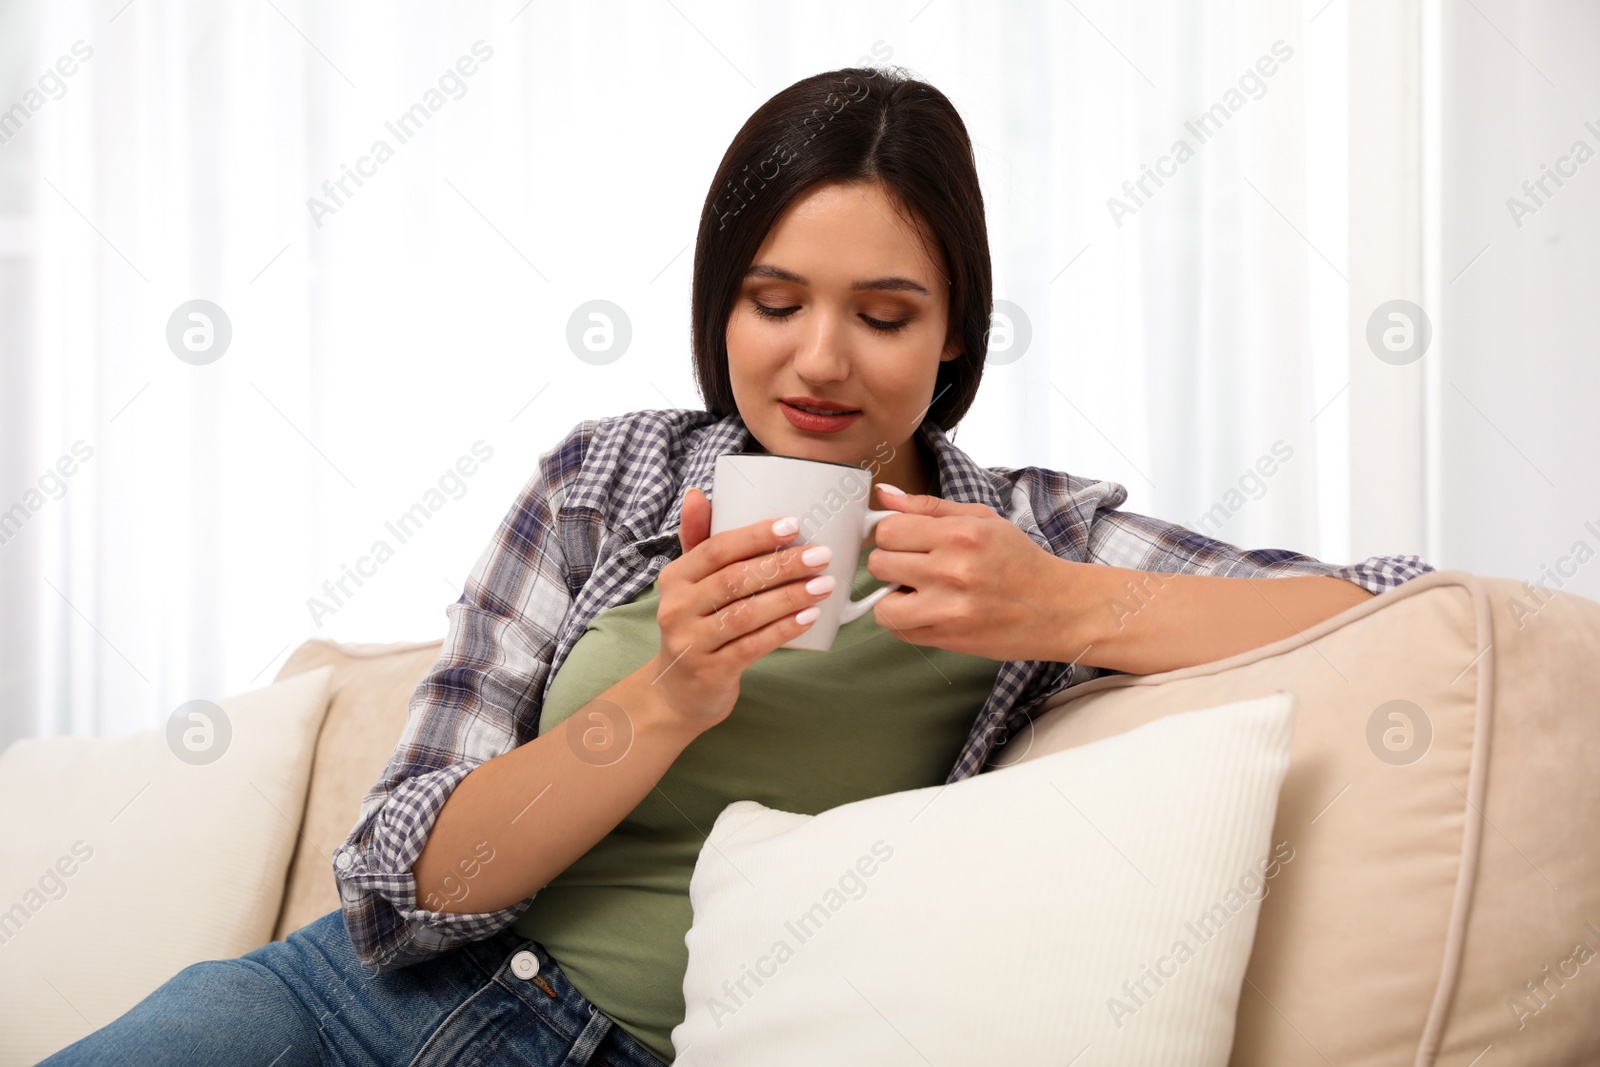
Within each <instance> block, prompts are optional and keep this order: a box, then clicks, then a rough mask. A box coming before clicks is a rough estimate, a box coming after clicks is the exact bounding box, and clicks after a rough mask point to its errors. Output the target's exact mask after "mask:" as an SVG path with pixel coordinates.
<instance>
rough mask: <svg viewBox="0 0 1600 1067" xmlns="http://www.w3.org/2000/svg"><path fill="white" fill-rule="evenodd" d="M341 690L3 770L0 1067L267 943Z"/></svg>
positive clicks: (269, 693) (311, 682) (258, 696)
mask: <svg viewBox="0 0 1600 1067" xmlns="http://www.w3.org/2000/svg"><path fill="white" fill-rule="evenodd" d="M331 673H332V671H331V670H330V669H328V668H324V669H321V670H314V671H310V672H307V673H305V674H301V675H298V676H296V677H294V678H290V679H287V680H284V681H281V682H277V683H275V684H273V685H271V686H268V687H266V688H263V689H256V690H252V691H250V692H247V693H241V694H238V695H236V696H231V697H224V698H223V699H222V700H220V701H218V702H217V703H216V704H213V705H211V706H209V707H200V708H193V707H191V706H190V705H189V704H184V705H182V706H180V707H179V708H178V709H177V713H178V714H179V715H180V716H181V718H178V719H176V720H174V721H172V722H169V723H168V724H164V725H163V727H161V728H158V729H153V730H145V731H142V732H139V733H134V734H128V735H124V736H119V737H49V738H29V739H26V740H22V741H17V742H16V743H14V744H13V745H11V747H10V748H8V749H6V751H5V754H4V756H0V826H3V827H4V828H5V833H4V850H5V862H4V864H0V907H4V908H6V909H7V910H6V911H5V912H4V913H3V914H0V1064H5V1065H10V1064H28V1063H37V1062H38V1061H39V1060H40V1059H41V1058H43V1057H44V1056H47V1055H49V1054H50V1053H53V1052H55V1051H56V1050H57V1049H60V1048H62V1047H63V1046H65V1045H67V1044H70V1043H71V1042H73V1041H76V1040H78V1039H79V1038H81V1037H83V1036H84V1035H85V1034H87V1033H89V1032H90V1031H91V1030H95V1029H98V1028H99V1027H102V1026H105V1025H106V1024H107V1023H109V1022H111V1021H112V1020H113V1019H116V1018H117V1017H118V1016H120V1015H122V1014H123V1013H124V1012H126V1011H127V1010H128V1009H129V1008H131V1007H133V1006H134V1005H135V1004H136V1003H138V1002H139V1001H140V1000H141V999H143V998H144V997H145V996H146V995H147V994H148V993H150V991H151V990H153V989H155V988H156V987H157V986H159V985H161V983H163V982H165V981H166V980H167V979H169V978H171V977H172V976H173V975H175V974H177V973H178V972H179V971H180V970H182V969H183V968H184V967H187V966H188V965H189V964H191V963H197V962H199V961H201V960H210V959H227V958H230V957H233V956H238V955H241V954H243V953H246V952H249V951H251V950H252V949H256V948H259V947H260V946H262V945H264V944H266V943H267V942H268V941H269V940H271V937H272V928H273V923H274V921H275V920H276V918H277V915H278V908H279V904H280V902H281V901H282V898H283V888H284V875H285V872H286V871H287V869H288V866H289V856H290V854H291V853H292V851H293V849H294V840H295V831H296V829H297V828H298V827H299V825H300V816H301V807H302V805H303V804H304V802H305V796H306V779H307V776H308V775H309V772H310V767H311V750H312V747H313V746H314V745H315V743H316V738H317V730H318V727H319V726H320V725H321V723H322V715H323V712H324V711H325V710H326V708H327V706H328V681H329V676H330V674H331ZM201 714H203V716H204V717H203V718H201V717H199V716H200V715H201Z"/></svg>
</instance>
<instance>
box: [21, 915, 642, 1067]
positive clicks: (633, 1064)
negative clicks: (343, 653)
mask: <svg viewBox="0 0 1600 1067" xmlns="http://www.w3.org/2000/svg"><path fill="white" fill-rule="evenodd" d="M530 954H531V957H530ZM535 960H536V961H537V962H538V968H537V970H535V969H534V968H533V966H532V965H533V963H534V961H535ZM213 1063H226V1064H230V1065H237V1067H269V1065H270V1067H322V1065H324V1064H338V1065H341V1067H343V1065H351V1067H355V1065H362V1067H366V1065H369V1064H401V1065H415V1067H423V1065H426V1064H463V1063H470V1064H477V1063H506V1064H526V1065H528V1067H583V1065H584V1064H593V1065H595V1067H602V1065H604V1067H663V1065H662V1063H661V1061H660V1060H659V1059H657V1058H656V1057H655V1056H654V1055H652V1054H651V1052H650V1050H649V1049H647V1048H645V1047H644V1045H642V1044H640V1043H639V1041H638V1040H637V1039H635V1038H634V1036H633V1035H632V1034H630V1033H628V1032H627V1031H626V1030H623V1029H622V1028H621V1027H619V1026H617V1025H615V1024H614V1023H613V1022H612V1020H611V1018H610V1017H609V1016H607V1015H605V1014H603V1013H602V1012H601V1011H600V1010H599V1009H598V1008H596V1007H594V1005H592V1004H590V1003H589V1002H588V1001H587V1000H586V999H584V997H583V995H582V994H581V993H579V992H578V991H577V990H576V989H574V988H573V986H572V983H571V982H569V981H568V980H567V976H566V975H564V974H562V973H561V968H560V967H558V966H557V965H556V962H555V960H553V959H551V958H550V955H549V953H547V952H546V951H545V950H544V946H543V945H541V944H539V943H538V942H537V941H529V940H526V939H524V938H522V937H520V936H518V935H517V934H516V933H515V932H514V931H512V930H511V929H510V928H507V929H505V930H503V931H501V932H500V933H498V934H496V935H494V936H493V937H489V938H486V939H484V940H482V941H478V942H474V943H472V944H468V945H463V946H460V947H458V948H455V949H452V950H450V951H448V952H445V953H442V954H440V955H438V956H435V957H434V958H432V959H429V960H424V961H423V962H421V963H418V964H415V965H413V966H410V967H402V968H400V969H398V970H394V971H387V972H384V973H381V974H377V975H374V974H371V973H370V972H369V971H367V970H366V968H365V967H363V966H362V964H361V963H360V961H358V960H357V959H356V956H355V950H354V949H353V948H352V947H351V944H350V936H349V934H348V933H347V932H346V931H345V927H344V917H343V915H342V914H341V913H340V912H337V911H333V912H329V913H328V914H327V915H324V916H323V917H322V918H320V919H318V920H317V921H316V922H313V923H310V924H309V925H307V926H305V927H302V928H301V929H299V930H296V931H295V932H294V933H292V934H290V935H289V936H288V938H287V939H285V940H283V941H274V942H272V943H270V944H267V945H263V946H262V947H261V948H258V949H256V950H255V951H254V952H249V953H246V954H245V955H243V956H240V957H239V958H238V959H231V960H206V961H205V962H202V963H195V964H191V965H190V966H188V967H185V968H184V969H183V970H181V971H179V972H178V974H177V975H176V976H174V977H173V978H171V979H169V980H168V981H167V982H166V983H165V984H164V985H162V986H160V987H159V988H158V989H156V990H155V991H154V992H153V993H151V994H150V995H149V996H147V997H145V998H144V999H143V1000H141V1001H140V1002H139V1003H137V1004H135V1005H134V1006H133V1007H132V1008H130V1009H128V1011H127V1013H126V1014H124V1015H123V1016H121V1017H120V1018H118V1019H115V1020H113V1021H112V1022H110V1023H108V1024H106V1025H105V1026H104V1027H102V1028H100V1029H99V1030H96V1031H95V1032H94V1033H92V1034H90V1035H88V1036H87V1037H85V1038H83V1039H82V1040H80V1041H77V1042H74V1043H73V1044H71V1045H68V1046H67V1047H66V1048H64V1049H62V1050H61V1051H60V1052H57V1053H56V1054H55V1055H54V1056H51V1057H50V1058H49V1059H46V1060H44V1061H43V1062H42V1063H41V1064H40V1067H45V1065H49V1067H69V1065H72V1067H76V1065H95V1067H102V1065H103V1067H113V1065H114V1067H128V1065H129V1064H137V1065H138V1067H166V1065H177V1064H186V1065H187V1064H213Z"/></svg>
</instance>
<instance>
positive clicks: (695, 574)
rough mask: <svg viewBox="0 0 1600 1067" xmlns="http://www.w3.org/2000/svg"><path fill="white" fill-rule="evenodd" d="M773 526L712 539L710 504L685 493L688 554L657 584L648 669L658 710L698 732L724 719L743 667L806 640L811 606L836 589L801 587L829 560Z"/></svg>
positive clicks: (821, 549) (822, 549)
mask: <svg viewBox="0 0 1600 1067" xmlns="http://www.w3.org/2000/svg"><path fill="white" fill-rule="evenodd" d="M774 522H775V520H765V521H762V522H755V523H751V524H750V525H748V526H740V527H737V528H735V529H732V530H724V531H722V532H721V533H719V534H716V535H715V536H710V531H711V502H710V501H709V500H707V499H706V496H705V494H704V493H702V492H701V491H700V490H699V489H695V488H692V487H691V488H690V490H689V492H688V493H687V494H686V495H685V496H684V500H683V521H682V523H681V524H680V526H679V529H678V541H679V543H680V544H682V546H683V554H682V555H680V556H679V557H678V558H677V559H674V560H670V561H669V562H668V563H667V564H666V565H665V566H663V567H662V568H661V571H660V573H659V574H658V576H657V579H656V580H657V582H658V583H659V584H660V588H661V600H660V603H659V604H658V605H657V608H656V622H657V624H658V625H659V626H660V628H661V650H660V651H659V652H658V653H657V654H656V656H655V658H654V659H652V660H651V661H650V662H649V663H646V664H645V665H644V667H643V668H642V671H643V672H644V673H645V674H647V676H648V677H647V679H646V680H647V681H649V682H650V683H651V689H652V690H654V691H656V692H657V693H658V694H659V702H660V705H661V706H662V707H664V708H665V709H666V710H667V711H668V712H669V713H670V714H672V715H673V716H674V717H676V718H677V719H678V720H680V721H681V722H682V723H683V724H684V725H686V726H688V727H689V728H691V729H693V730H695V731H697V732H698V731H703V730H707V729H709V728H711V727H712V726H715V725H716V724H717V723H719V722H721V721H722V720H723V719H725V718H727V717H728V713H729V712H731V711H732V710H733V705H734V703H735V701H737V700H738V699H739V679H740V676H741V675H743V674H744V671H745V668H746V667H749V666H750V665H751V664H752V663H754V662H755V661H756V660H758V659H760V658H761V657H762V656H765V655H766V654H767V653H768V652H771V651H772V650H773V649H775V648H778V647H780V646H781V645H783V644H784V643H785V642H788V641H792V640H793V639H794V638H796V637H798V636H799V635H800V634H802V633H804V632H805V631H806V629H807V628H808V627H809V626H810V625H811V624H812V623H813V622H815V621H816V618H817V615H818V614H819V613H818V612H817V611H814V610H811V609H812V606H813V605H815V604H819V603H821V602H822V601H823V600H824V599H826V598H827V595H828V593H829V591H830V590H831V589H832V588H833V578H832V576H830V575H821V576H819V577H818V578H817V579H816V580H815V581H814V582H805V581H796V580H795V579H797V578H807V577H811V576H813V575H817V574H818V572H819V571H821V570H822V569H823V568H824V567H826V566H827V565H828V561H829V558H830V556H831V553H830V552H829V550H828V548H827V547H826V546H824V545H811V546H802V545H795V546H789V542H790V541H792V540H793V539H794V537H795V534H796V533H797V532H798V530H799V526H798V523H796V524H795V529H793V530H790V531H789V532H787V533H781V534H780V533H776V532H774V530H773V525H774ZM785 546H789V547H785ZM805 552H810V553H812V562H807V561H806V560H805V559H804V558H803V556H802V554H803V553H805ZM813 585H815V586H816V587H817V589H816V591H812V590H811V589H810V588H808V587H810V586H813ZM797 616H798V618H797Z"/></svg>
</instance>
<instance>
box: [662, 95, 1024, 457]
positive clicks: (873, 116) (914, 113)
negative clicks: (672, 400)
mask: <svg viewBox="0 0 1600 1067" xmlns="http://www.w3.org/2000/svg"><path fill="white" fill-rule="evenodd" d="M829 181H844V182H878V183H881V184H882V185H883V186H884V187H885V188H886V189H887V190H888V191H889V194H890V197H891V199H893V200H895V201H897V202H898V206H899V207H900V209H901V211H902V213H905V212H908V211H909V212H910V213H911V214H912V216H913V217H914V218H915V219H916V220H918V221H919V222H920V223H921V225H923V226H926V227H927V229H928V230H929V231H931V234H932V237H933V240H934V241H935V242H937V248H934V249H930V250H929V251H930V254H932V253H938V254H941V255H942V256H943V261H944V269H945V270H946V271H947V272H948V277H949V281H950V285H949V297H950V319H949V327H948V328H949V331H950V334H951V335H954V336H956V337H957V338H958V339H959V346H960V347H959V351H960V355H958V356H956V357H955V358H954V359H951V360H947V361H945V362H942V363H940V364H939V376H938V380H937V381H936V383H935V385H934V390H933V397H932V398H930V399H932V400H933V403H932V406H931V407H930V408H929V410H928V414H927V416H926V417H930V418H932V419H933V420H934V422H935V423H936V424H937V425H938V426H939V427H940V428H941V429H943V430H945V431H949V430H951V429H952V428H954V426H955V425H956V424H957V423H958V422H960V421H961V417H962V416H963V415H965V414H966V413H967V409H968V408H969V407H971V406H972V401H973V398H974V397H975V396H976V395H977V393H978V382H979V381H980V380H981V379H982V377H983V363H984V358H985V356H986V355H987V352H988V340H987V334H988V330H989V314H990V304H991V301H992V292H991V275H990V268H989V232H988V227H987V226H986V225H985V222H984V214H983V194H982V192H981V191H980V190H979V188H978V170H977V164H976V162H975V160H974V158H973V154H972V142H971V140H970V139H969V138H968V137H967V127H966V125H965V124H964V123H963V122H962V121H961V116H960V115H958V114H957V113H956V109H955V107H954V106H952V105H951V103H950V101H949V99H948V98H946V97H945V95H944V94H943V93H941V92H940V91H939V90H937V89H935V88H934V87H933V86H931V85H929V84H927V83H926V82H922V81H918V80H916V79H914V78H911V77H909V76H907V74H906V73H905V72H904V71H903V70H902V69H899V68H890V69H879V68H863V67H845V68H842V69H840V70H831V71H827V72H826V73H823V74H816V75H813V76H811V77H809V78H804V79H802V80H800V81H797V82H795V83H794V84H793V85H791V86H789V87H788V88H787V89H784V90H783V91H781V92H779V93H778V94H777V95H776V96H774V97H773V98H772V99H770V100H768V101H767V102H766V103H764V104H762V105H761V107H760V108H758V109H757V110H756V112H755V114H753V115H751V116H750V118H749V119H748V120H746V122H745V124H744V126H743V127H741V128H740V130H739V132H738V134H736V135H735V136H734V138H733V143H731V144H730V145H729V146H728V150H727V152H726V153H725V154H724V155H723V157H722V162H721V164H720V165H718V167H717V173H716V177H714V178H713V179H712V181H711V191H710V192H709V193H708V194H707V195H706V202H705V207H704V209H703V210H702V211H701V214H700V231H699V235H698V237H697V238H696V240H695V248H694V294H693V297H692V325H691V343H692V345H693V348H694V369H695V381H696V384H697V385H698V386H699V388H700V395H701V397H702V398H703V399H704V400H705V404H706V410H707V411H710V412H712V413H713V414H716V415H731V414H734V413H736V412H737V411H738V410H739V409H738V405H737V404H735V403H734V398H733V386H732V384H731V382H730V380H729V377H728V340H727V337H728V318H729V316H730V315H732V313H733V307H734V303H735V301H736V300H737V299H738V296H739V290H740V287H741V285H742V284H743V281H744V275H745V272H746V271H747V270H749V269H750V264H751V263H752V262H753V260H754V259H755V254H756V251H757V250H758V249H759V248H760V247H761V242H762V241H764V240H765V239H766V236H767V232H768V231H769V230H770V229H771V228H772V225H773V223H774V222H775V221H776V220H777V218H778V216H779V215H780V214H782V213H783V210H784V208H786V207H787V206H788V205H789V202H790V201H791V200H793V199H794V198H795V197H797V196H799V195H800V194H801V193H803V192H805V191H806V190H808V189H810V188H811V187H812V186H814V185H817V184H819V183H822V182H829Z"/></svg>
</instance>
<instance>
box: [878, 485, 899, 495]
mask: <svg viewBox="0 0 1600 1067" xmlns="http://www.w3.org/2000/svg"><path fill="white" fill-rule="evenodd" d="M878 488H879V489H882V490H883V491H884V492H885V493H888V494H889V495H890V496H905V495H906V491H905V490H904V489H901V488H900V487H899V486H895V485H890V484H889V483H888V482H879V483H878Z"/></svg>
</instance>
